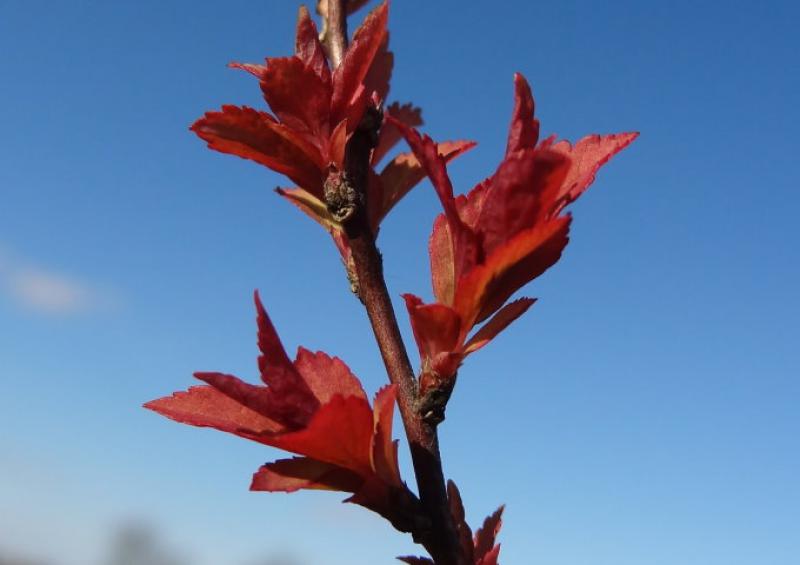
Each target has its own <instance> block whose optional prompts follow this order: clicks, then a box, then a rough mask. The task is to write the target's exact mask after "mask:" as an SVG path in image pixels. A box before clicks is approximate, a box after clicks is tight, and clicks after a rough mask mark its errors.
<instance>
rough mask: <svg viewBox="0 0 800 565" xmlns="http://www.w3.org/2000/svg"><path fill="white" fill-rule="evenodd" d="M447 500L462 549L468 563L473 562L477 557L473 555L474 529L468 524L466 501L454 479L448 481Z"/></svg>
mask: <svg viewBox="0 0 800 565" xmlns="http://www.w3.org/2000/svg"><path fill="white" fill-rule="evenodd" d="M447 502H448V503H449V505H450V515H451V516H452V517H453V523H454V525H455V527H456V532H457V533H458V539H459V542H460V543H461V551H462V552H463V555H464V557H466V558H467V562H468V563H473V562H474V561H475V558H474V556H473V547H472V530H471V529H470V527H469V524H467V518H466V516H465V514H464V503H463V502H462V501H461V493H460V492H458V487H457V486H456V484H455V483H454V482H453V481H447Z"/></svg>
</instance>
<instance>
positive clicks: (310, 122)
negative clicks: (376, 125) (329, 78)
mask: <svg viewBox="0 0 800 565" xmlns="http://www.w3.org/2000/svg"><path fill="white" fill-rule="evenodd" d="M261 91H262V92H263V93H264V99H265V100H266V101H267V103H268V104H269V107H270V108H271V109H272V111H273V112H274V113H275V115H276V116H278V118H279V119H280V120H281V122H282V123H284V124H285V125H286V126H288V127H289V128H291V129H293V130H296V131H298V132H303V131H305V132H308V133H309V134H310V135H311V136H312V137H311V139H315V138H326V137H327V136H328V134H329V133H330V125H329V122H330V118H329V113H330V100H331V85H330V83H326V82H325V81H324V80H323V79H322V78H321V77H320V76H319V75H318V74H317V73H316V71H315V70H314V69H313V68H312V67H309V66H306V64H305V63H304V62H303V60H302V59H300V58H298V57H282V58H275V59H268V60H267V69H266V70H265V71H264V73H263V74H262V76H261ZM298 92H302V93H303V95H302V96H298Z"/></svg>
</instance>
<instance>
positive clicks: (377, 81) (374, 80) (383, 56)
mask: <svg viewBox="0 0 800 565" xmlns="http://www.w3.org/2000/svg"><path fill="white" fill-rule="evenodd" d="M393 67H394V54H393V53H392V52H391V51H389V32H388V31H387V32H386V34H385V35H384V39H383V43H382V44H381V46H380V48H378V52H377V53H376V54H375V59H374V60H373V62H372V66H371V67H370V68H369V72H367V76H366V77H364V88H365V89H366V91H367V94H369V95H370V96H372V93H373V92H374V93H375V94H376V95H377V97H378V100H380V101H381V103H382V102H383V101H384V100H386V96H387V95H388V94H389V82H390V81H391V80H392V68H393Z"/></svg>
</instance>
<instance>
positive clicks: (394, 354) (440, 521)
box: [325, 0, 471, 565]
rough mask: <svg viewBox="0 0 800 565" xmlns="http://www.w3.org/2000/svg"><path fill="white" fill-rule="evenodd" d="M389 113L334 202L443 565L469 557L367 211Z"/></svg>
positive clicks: (335, 11) (331, 17) (331, 44)
mask: <svg viewBox="0 0 800 565" xmlns="http://www.w3.org/2000/svg"><path fill="white" fill-rule="evenodd" d="M325 16H326V19H327V26H326V28H325V29H326V36H325V39H326V40H327V46H328V49H329V52H330V54H331V56H332V57H336V56H338V57H339V60H340V59H341V56H343V54H344V49H346V31H345V29H346V28H345V27H344V25H343V24H342V20H343V19H344V18H345V17H346V16H345V0H328V1H327V12H326V14H325ZM343 38H344V39H343ZM338 49H341V52H339V51H338ZM337 54H338V55H337ZM381 120H382V117H381V115H380V112H379V111H378V110H377V109H376V108H369V109H368V110H367V112H366V113H365V116H364V118H363V120H362V123H361V124H360V125H359V127H358V129H357V131H356V132H354V134H353V135H352V137H351V138H350V140H349V141H348V144H347V149H346V157H345V171H344V172H343V173H344V174H343V175H342V174H341V173H339V174H336V175H332V176H331V177H330V179H331V185H330V186H329V187H328V188H330V194H331V195H332V197H333V198H332V199H331V201H330V202H328V205H329V207H336V208H337V210H340V211H341V210H347V215H346V219H345V220H344V225H345V232H346V235H347V239H348V243H349V246H350V249H351V252H352V257H353V270H354V271H355V272H353V273H349V275H350V276H351V277H352V278H354V279H355V282H356V288H358V295H359V298H360V299H361V301H362V302H363V303H364V306H365V307H366V310H367V315H368V316H369V320H370V323H371V324H372V330H373V333H374V334H375V339H376V341H377V343H378V347H379V349H380V352H381V356H382V357H383V363H384V365H385V366H386V371H387V373H388V375H389V380H390V381H391V382H392V383H393V384H395V385H397V399H398V406H399V408H400V414H401V416H402V418H403V424H404V426H405V431H406V436H407V437H408V442H409V447H410V450H411V459H412V462H413V465H414V474H415V476H416V480H417V489H418V491H419V498H420V501H421V503H422V507H423V510H424V512H425V518H426V519H425V520H424V523H422V524H420V525H419V527H418V528H417V529H416V531H414V532H413V535H414V539H415V541H417V542H418V543H420V544H422V545H423V546H424V547H425V549H427V550H428V552H429V553H430V555H431V557H432V558H433V559H434V561H435V563H436V565H468V564H467V563H466V559H465V557H464V555H463V552H462V550H461V546H460V543H459V538H458V534H457V532H456V528H455V525H454V524H453V518H452V516H451V514H450V509H449V505H448V501H447V490H446V487H445V480H444V472H443V471H442V461H441V456H440V454H439V440H438V436H437V432H436V423H435V422H431V421H429V420H426V419H424V418H423V414H422V413H421V411H420V402H419V398H418V389H417V381H416V378H415V376H414V370H413V369H412V367H411V362H410V361H409V358H408V353H407V351H406V347H405V344H404V342H403V338H402V335H401V334H400V328H399V327H398V325H397V318H396V316H395V312H394V308H393V306H392V301H391V298H390V297H389V291H388V289H387V288H386V281H385V279H384V276H383V262H382V259H381V255H380V252H379V251H378V248H377V247H376V245H375V235H374V234H373V233H372V231H371V229H370V227H369V222H368V220H367V215H366V210H367V202H366V197H367V190H366V188H367V183H368V173H369V167H370V155H371V151H372V149H373V148H374V147H375V144H376V142H377V134H378V130H379V128H380V124H381ZM326 190H327V189H326ZM327 194H328V193H327V192H326V196H327ZM326 200H327V198H326ZM343 200H346V201H347V202H344V203H343ZM343 204H344V205H343ZM469 565H471V564H469Z"/></svg>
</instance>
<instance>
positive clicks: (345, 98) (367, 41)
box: [331, 2, 389, 128]
mask: <svg viewBox="0 0 800 565" xmlns="http://www.w3.org/2000/svg"><path fill="white" fill-rule="evenodd" d="M388 15H389V4H388V3H387V2H384V3H383V4H381V5H380V6H378V7H377V8H376V9H375V10H373V11H372V12H371V13H370V14H369V15H368V16H367V17H366V19H365V20H364V23H363V24H361V27H359V28H358V30H356V33H355V34H354V35H353V41H352V43H351V44H350V47H349V49H348V50H347V52H346V53H345V56H344V59H343V60H342V63H341V64H340V65H339V66H338V67H337V68H336V70H335V71H334V72H333V98H332V100H331V116H332V121H333V122H334V123H338V122H340V121H341V120H343V119H344V118H346V117H347V118H350V121H351V128H354V127H356V126H357V125H358V121H360V116H357V118H358V119H356V120H355V123H353V120H352V118H353V116H352V115H348V113H349V112H348V109H349V108H350V107H351V106H353V105H354V103H355V102H356V100H359V99H360V98H363V97H364V96H366V98H369V97H370V96H371V94H372V93H370V92H367V93H366V95H363V94H361V92H363V90H364V84H363V83H364V79H365V78H366V76H367V73H368V72H369V70H370V68H371V67H372V63H373V61H374V59H375V55H376V54H377V53H378V50H379V49H380V47H381V45H382V44H383V42H384V40H385V36H386V21H387V19H388Z"/></svg>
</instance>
